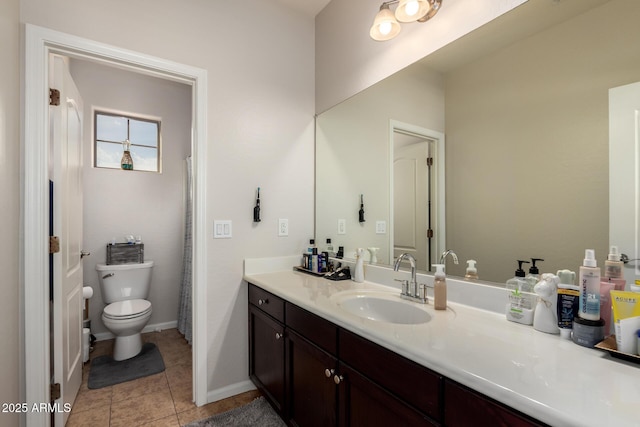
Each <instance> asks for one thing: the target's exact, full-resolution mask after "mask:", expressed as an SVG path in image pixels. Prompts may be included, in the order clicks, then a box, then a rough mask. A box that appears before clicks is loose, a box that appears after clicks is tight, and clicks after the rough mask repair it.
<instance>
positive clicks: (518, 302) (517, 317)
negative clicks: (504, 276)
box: [506, 260, 536, 325]
mask: <svg viewBox="0 0 640 427" xmlns="http://www.w3.org/2000/svg"><path fill="white" fill-rule="evenodd" d="M522 264H529V261H523V260H518V269H517V270H516V273H515V276H514V277H513V278H512V279H509V280H507V286H506V289H507V292H508V293H509V296H508V301H507V306H506V315H507V320H510V321H511V322H516V323H522V324H524V325H532V324H533V313H534V311H535V306H534V303H535V300H536V295H535V294H533V293H531V292H533V287H531V289H530V291H526V289H529V285H528V283H527V281H526V280H525V272H524V270H523V269H522ZM523 292H524V293H523Z"/></svg>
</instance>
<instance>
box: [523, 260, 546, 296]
mask: <svg viewBox="0 0 640 427" xmlns="http://www.w3.org/2000/svg"><path fill="white" fill-rule="evenodd" d="M538 261H544V260H543V259H542V258H531V267H530V268H529V274H527V277H525V280H526V281H527V284H528V285H529V286H530V289H528V290H527V292H533V287H534V286H535V285H536V283H538V282H539V281H540V269H539V268H538V267H537V266H536V262H538Z"/></svg>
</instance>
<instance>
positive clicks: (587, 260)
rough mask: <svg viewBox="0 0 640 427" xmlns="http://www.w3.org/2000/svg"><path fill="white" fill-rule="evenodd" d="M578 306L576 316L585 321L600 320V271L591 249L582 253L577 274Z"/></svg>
mask: <svg viewBox="0 0 640 427" xmlns="http://www.w3.org/2000/svg"><path fill="white" fill-rule="evenodd" d="M578 280H579V286H580V305H579V308H578V316H579V317H580V318H582V319H585V320H594V321H599V320H600V269H599V268H598V264H597V262H596V254H595V251H594V250H593V249H587V250H585V252H584V261H583V263H582V266H581V267H580V273H579V279H578Z"/></svg>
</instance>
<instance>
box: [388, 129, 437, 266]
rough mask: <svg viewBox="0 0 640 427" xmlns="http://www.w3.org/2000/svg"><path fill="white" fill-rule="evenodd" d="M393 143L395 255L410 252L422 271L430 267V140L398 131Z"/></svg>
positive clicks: (395, 256)
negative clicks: (428, 232) (428, 164)
mask: <svg viewBox="0 0 640 427" xmlns="http://www.w3.org/2000/svg"><path fill="white" fill-rule="evenodd" d="M393 143H394V159H393V256H394V258H397V257H398V256H399V255H400V254H402V253H403V252H406V253H410V254H411V255H413V257H414V258H415V259H416V266H417V268H418V269H419V270H429V267H430V264H431V262H430V260H429V250H428V238H427V231H428V221H429V218H428V215H429V208H430V207H429V200H428V185H429V177H428V175H429V173H428V170H427V157H428V156H429V154H428V145H429V143H430V142H429V141H428V140H425V139H424V138H422V137H419V136H415V135H408V134H403V133H398V132H395V133H394V138H393Z"/></svg>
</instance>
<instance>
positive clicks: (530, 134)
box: [316, 0, 640, 283]
mask: <svg viewBox="0 0 640 427" xmlns="http://www.w3.org/2000/svg"><path fill="white" fill-rule="evenodd" d="M638 16H640V2H637V1H634V0H610V1H604V0H562V1H559V2H557V1H551V0H550V1H542V0H540V1H538V0H535V1H528V2H527V3H525V4H523V5H522V6H519V7H517V8H516V9H514V10H512V11H510V12H508V13H507V14H505V15H503V16H501V17H500V18H498V19H496V20H495V21H492V22H490V23H489V24H487V25H485V26H483V27H482V28H480V29H478V30H476V31H474V32H473V33H471V34H469V35H467V36H465V37H463V38H462V39H460V40H458V41H456V42H454V43H452V44H451V45H449V46H447V47H445V48H443V49H441V50H440V51H438V52H435V53H433V54H431V55H429V56H428V57H427V58H425V59H424V60H422V61H420V62H419V63H416V64H414V65H413V66H411V67H408V68H407V69H405V70H402V71H401V72H399V73H396V74H395V75H393V76H391V77H389V78H387V79H385V80H384V81H382V82H380V83H378V84H376V85H374V86H372V87H370V88H369V89H367V90H365V91H363V92H361V93H360V94H358V95H356V96H354V97H352V98H350V99H348V100H347V101H345V102H343V103H341V104H339V105H337V106H336V107H334V108H332V109H330V110H328V111H327V112H325V113H323V114H321V115H319V116H318V121H317V154H316V171H317V172H316V173H317V176H316V237H317V238H318V239H320V240H321V241H324V239H325V236H326V237H332V238H333V241H334V245H335V246H338V245H344V246H345V247H346V249H347V253H348V252H349V250H354V248H356V247H367V246H383V245H384V244H385V237H386V238H387V240H386V244H387V249H386V251H387V253H388V250H389V249H388V245H389V242H388V236H381V235H379V234H378V235H376V234H375V231H374V230H373V227H374V226H375V221H371V223H367V224H366V225H365V226H364V227H361V228H357V229H356V230H355V232H353V233H350V231H349V230H347V234H346V235H342V236H338V235H336V232H335V230H334V229H335V226H334V225H333V223H332V222H329V223H328V224H325V223H323V217H325V218H326V217H332V216H333V217H335V214H334V213H333V212H332V209H333V208H332V206H331V205H333V206H334V207H335V208H336V209H339V210H340V211H341V212H340V215H352V216H353V213H354V212H355V213H357V208H354V206H355V202H353V201H351V199H352V197H351V195H350V194H349V192H350V191H351V192H354V193H357V192H358V191H359V190H358V188H357V187H361V186H363V185H365V184H364V183H365V182H366V181H367V180H369V181H370V180H374V179H375V180H378V181H377V182H378V183H377V184H376V186H375V188H376V189H377V190H369V191H368V193H369V194H367V195H366V196H365V197H366V201H367V200H368V202H369V205H370V206H371V208H370V211H369V217H370V218H371V219H372V220H384V219H385V218H388V217H389V209H390V208H389V206H390V201H389V195H388V193H389V192H388V184H385V182H387V183H388V176H389V166H388V164H389V160H388V158H389V148H388V139H389V134H388V129H389V121H390V120H398V121H402V122H405V123H411V124H414V125H417V126H422V127H424V128H427V129H433V130H435V131H438V132H443V133H444V134H445V138H446V141H445V146H446V241H447V248H450V249H453V250H454V251H455V252H456V253H457V254H458V256H459V258H460V261H461V263H460V265H457V266H456V265H453V264H452V263H451V261H450V260H449V261H448V262H447V274H449V275H455V276H462V275H464V264H465V263H464V261H465V260H467V259H476V260H477V261H478V264H477V267H478V272H479V275H480V279H481V280H488V281H492V282H497V283H504V281H506V280H507V279H509V278H510V277H512V276H513V274H514V271H515V269H516V267H517V263H516V260H517V259H528V258H532V257H535V258H543V259H545V261H544V262H541V263H539V267H540V271H541V272H555V271H557V270H558V269H563V268H569V269H572V270H577V268H578V267H579V265H580V264H581V261H582V258H583V257H584V249H586V248H593V249H595V250H596V256H597V258H598V259H599V260H600V263H602V262H603V261H604V258H605V257H606V254H607V253H608V245H609V241H608V196H609V193H608V185H609V175H608V144H609V141H608V137H609V136H608V90H609V89H610V88H612V87H617V86H621V85H625V84H629V83H632V82H635V81H639V80H640V49H638V48H637V46H639V45H640V26H639V25H637V23H636V18H637V17H638ZM327 152H334V153H338V154H339V156H337V157H339V158H341V159H342V161H340V162H335V161H331V162H330V164H327V163H326V160H327V158H326V156H325V154H326V153H327ZM327 176H335V177H339V178H340V182H341V185H340V186H336V185H335V182H333V181H332V180H330V179H326V177H327ZM327 194H330V195H331V197H330V200H335V201H336V202H337V203H335V204H332V203H328V202H327V200H329V199H327V198H325V195H327ZM352 211H353V212H352ZM611 244H615V242H611Z"/></svg>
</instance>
